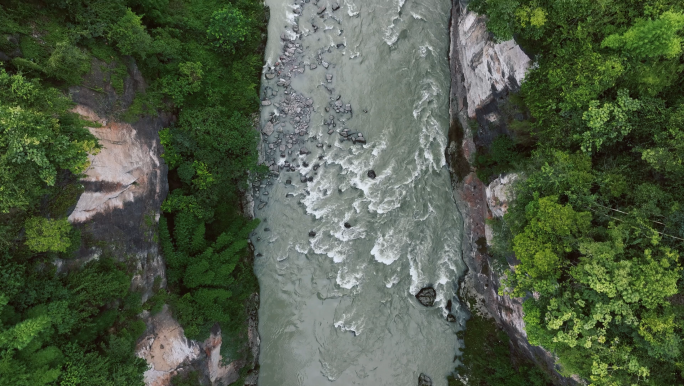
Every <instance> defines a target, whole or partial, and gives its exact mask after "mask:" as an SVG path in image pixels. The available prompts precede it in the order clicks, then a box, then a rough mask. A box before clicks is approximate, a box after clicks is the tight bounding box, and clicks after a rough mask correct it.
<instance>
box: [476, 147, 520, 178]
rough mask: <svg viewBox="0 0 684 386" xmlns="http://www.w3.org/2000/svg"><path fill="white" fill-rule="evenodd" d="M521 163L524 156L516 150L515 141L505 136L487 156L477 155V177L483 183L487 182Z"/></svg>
mask: <svg viewBox="0 0 684 386" xmlns="http://www.w3.org/2000/svg"><path fill="white" fill-rule="evenodd" d="M520 161H522V155H521V153H520V152H519V151H518V150H517V149H516V148H515V143H514V142H513V140H512V139H511V138H510V137H508V136H505V135H502V136H499V137H497V138H496V139H494V141H493V142H492V145H491V148H490V149H489V150H488V151H487V152H486V153H485V154H478V155H477V159H476V161H475V165H476V166H477V176H478V178H480V180H481V181H485V182H487V181H489V180H490V178H491V177H492V176H496V175H498V174H501V173H504V172H505V171H507V170H509V169H511V168H512V167H513V165H515V164H517V163H518V162H520Z"/></svg>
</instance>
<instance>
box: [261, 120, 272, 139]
mask: <svg viewBox="0 0 684 386" xmlns="http://www.w3.org/2000/svg"><path fill="white" fill-rule="evenodd" d="M261 132H262V133H264V134H265V135H266V136H270V135H271V134H273V123H271V122H266V125H264V129H263V130H261Z"/></svg>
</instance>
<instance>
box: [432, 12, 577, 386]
mask: <svg viewBox="0 0 684 386" xmlns="http://www.w3.org/2000/svg"><path fill="white" fill-rule="evenodd" d="M486 21H487V20H486V18H485V17H482V16H479V15H477V14H475V13H474V12H470V11H468V10H467V2H459V1H458V0H454V2H453V6H452V14H451V28H450V39H451V43H450V44H451V47H450V53H449V57H450V67H451V93H450V115H451V127H450V133H449V141H450V144H449V147H448V148H447V151H446V152H447V160H449V164H450V169H451V174H452V187H453V189H454V194H455V195H456V201H457V202H459V203H460V210H461V212H462V213H463V217H464V219H465V228H464V239H463V243H462V245H463V258H464V260H465V262H466V264H467V265H468V269H469V271H468V274H467V275H466V277H465V279H464V281H463V284H462V286H461V293H460V295H461V299H464V301H465V302H466V303H467V305H468V307H469V309H470V310H471V311H472V312H479V313H481V314H484V315H486V316H489V317H492V318H494V320H495V321H496V323H497V325H498V326H499V327H500V328H502V329H503V330H504V331H505V332H506V333H507V334H508V336H509V337H510V339H511V344H512V346H513V347H512V349H513V350H514V352H516V353H517V354H518V355H522V356H524V357H526V358H528V359H530V360H532V361H534V362H535V363H537V365H539V366H540V367H541V368H543V369H546V371H547V373H549V374H550V375H551V376H552V377H553V378H554V380H555V382H556V383H557V384H560V385H575V384H577V383H578V380H576V379H573V378H565V377H562V376H561V375H560V374H559V373H558V371H557V367H556V365H555V359H556V358H555V357H554V355H553V354H552V353H550V352H549V351H547V350H545V349H544V348H543V347H540V346H533V345H531V344H530V343H529V342H528V341H527V334H526V333H525V323H524V321H523V310H522V301H523V300H524V299H523V298H511V297H509V296H499V295H498V293H497V291H498V289H499V287H500V277H499V275H498V274H497V272H496V270H495V269H493V268H492V259H491V257H490V256H489V255H488V253H487V249H488V248H487V247H488V246H489V244H490V243H491V239H492V230H491V228H490V227H489V225H488V224H487V222H486V220H487V219H490V218H493V217H502V216H503V215H504V214H505V212H506V209H507V206H508V202H509V201H510V199H511V198H512V197H511V194H510V193H511V192H510V185H511V183H512V182H513V181H514V180H515V178H517V176H515V175H508V176H501V177H499V178H496V179H494V180H493V181H491V183H490V181H485V182H483V181H480V179H479V178H478V176H477V174H476V169H475V166H474V165H475V157H476V155H477V152H478V150H479V149H486V148H487V147H488V146H489V145H491V143H492V141H493V139H494V138H496V137H497V136H499V135H510V132H509V130H508V123H509V122H510V121H511V120H513V119H518V120H520V119H524V117H523V116H522V114H523V113H522V112H520V111H515V109H511V108H510V103H509V99H508V97H509V95H510V94H511V93H515V92H517V91H518V90H519V87H520V84H521V82H522V81H523V78H524V76H525V73H526V72H527V70H528V69H529V68H530V67H531V65H532V61H531V60H530V58H529V57H528V56H527V55H526V54H525V53H524V52H523V51H522V49H521V48H520V47H519V46H518V45H517V44H516V43H515V41H513V40H510V41H506V42H495V41H494V39H493V38H492V37H491V35H490V33H489V32H488V31H487V25H486ZM487 183H489V185H487ZM509 260H510V261H508V264H509V267H508V268H511V269H513V267H514V265H515V264H516V261H515V258H514V257H510V258H509Z"/></svg>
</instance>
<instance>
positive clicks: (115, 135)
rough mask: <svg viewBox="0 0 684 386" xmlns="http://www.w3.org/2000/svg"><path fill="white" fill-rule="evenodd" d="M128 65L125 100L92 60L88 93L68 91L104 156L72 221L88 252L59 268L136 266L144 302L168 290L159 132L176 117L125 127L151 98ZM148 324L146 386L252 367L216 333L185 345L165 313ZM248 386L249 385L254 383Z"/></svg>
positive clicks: (215, 378) (141, 352)
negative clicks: (141, 99)
mask: <svg viewBox="0 0 684 386" xmlns="http://www.w3.org/2000/svg"><path fill="white" fill-rule="evenodd" d="M126 65H127V68H128V76H127V77H126V78H125V79H124V82H123V86H124V87H123V91H122V90H119V93H117V91H116V90H114V88H113V87H112V86H111V84H110V81H109V76H110V73H111V69H113V68H114V66H116V63H112V64H107V63H104V62H101V61H98V60H94V63H93V66H92V68H93V71H92V72H91V73H90V74H88V75H87V76H86V77H85V79H84V82H83V86H76V87H72V88H71V89H70V90H69V91H70V93H71V95H72V98H73V100H74V102H76V103H77V105H76V106H75V107H74V109H73V111H74V112H75V113H78V114H79V115H81V116H82V117H83V118H84V119H87V120H88V121H91V122H95V123H96V125H93V126H97V127H91V128H89V130H90V132H91V133H92V134H93V135H94V136H95V137H97V138H98V140H99V142H100V144H101V145H102V149H101V150H100V152H99V153H98V154H96V155H94V156H90V161H91V165H90V167H89V168H88V170H86V172H85V173H84V174H85V176H84V177H83V178H82V180H81V184H82V185H83V187H84V192H83V193H82V194H81V196H80V197H79V200H78V202H77V204H76V206H75V208H74V209H73V211H72V212H71V213H70V215H69V221H71V222H72V223H73V224H74V225H76V226H77V227H79V228H80V229H81V232H82V234H83V240H84V241H83V245H82V247H81V249H80V250H79V251H78V256H77V258H76V259H74V260H69V261H58V262H57V265H58V267H60V269H67V268H69V267H71V266H78V265H80V264H83V263H84V262H86V261H88V260H91V259H94V258H98V257H100V256H102V255H109V256H112V257H114V258H117V259H120V260H122V261H124V260H125V261H127V262H132V263H133V264H134V265H135V272H136V274H135V275H134V276H133V281H132V289H133V290H137V291H142V292H143V301H145V300H147V299H148V298H149V297H150V296H151V295H152V294H153V291H154V287H155V279H156V281H157V285H159V286H160V287H161V288H164V287H165V285H166V279H165V263H164V258H163V256H162V254H161V250H160V247H159V244H158V242H157V237H156V232H157V224H158V221H159V217H160V215H161V213H160V208H161V204H162V202H163V201H164V199H165V198H166V195H167V193H168V189H169V188H168V181H167V173H168V168H167V166H166V164H165V162H164V160H163V159H162V158H161V154H162V153H163V149H162V146H161V143H160V140H159V131H160V130H161V129H163V128H165V127H168V125H170V124H171V123H172V122H173V120H174V117H173V116H172V115H171V114H168V113H160V114H159V115H157V116H143V117H138V118H139V119H137V120H136V121H135V123H127V122H125V121H124V120H122V119H121V116H122V115H123V113H125V112H126V109H127V108H128V107H129V106H130V105H131V104H132V103H133V100H134V98H135V94H136V93H138V92H143V91H144V90H145V82H144V79H143V78H142V76H141V74H140V72H139V71H138V69H137V67H136V65H135V63H134V61H133V60H132V59H130V58H129V60H128V61H127V63H126ZM108 68H109V70H110V71H108V70H107V69H108ZM94 90H102V91H94ZM121 91H122V92H121ZM258 302H259V301H258V294H254V295H253V296H252V299H250V312H249V319H248V324H249V329H248V333H249V350H251V351H252V356H251V357H252V358H257V357H258V347H259V337H258V334H257V330H256V326H257V313H256V307H257V305H258ZM142 316H143V320H144V321H145V323H146V325H147V331H146V332H145V334H143V336H142V337H141V338H140V340H139V342H138V345H137V348H136V354H137V355H138V356H139V357H141V358H144V359H145V360H146V361H147V362H148V364H149V366H150V368H149V370H148V371H146V372H145V383H146V385H150V386H167V385H170V384H171V378H172V377H173V376H174V375H176V374H178V373H182V372H185V371H195V370H196V371H198V372H199V374H201V376H202V378H203V381H204V383H205V384H215V385H218V384H229V383H231V382H233V381H235V380H237V379H238V378H239V371H240V369H242V367H244V366H245V365H246V364H247V363H245V362H244V361H236V362H232V363H229V364H225V365H224V364H223V363H222V358H221V355H220V349H221V345H222V338H221V330H220V328H219V326H218V325H217V326H215V327H214V329H213V330H212V332H211V335H210V337H209V338H208V339H207V340H205V341H204V342H197V341H192V340H189V339H187V338H186V337H185V335H184V332H183V328H182V327H181V326H180V325H179V323H178V322H177V321H176V320H175V319H174V318H173V315H172V313H171V311H170V310H169V309H168V307H167V306H165V307H164V309H163V310H162V311H161V312H160V313H158V314H156V315H149V313H148V312H147V311H145V313H144V314H143V315H142ZM253 367H254V363H252V364H251V368H253ZM247 381H248V383H246V384H250V383H249V382H250V378H249V377H248V379H247ZM255 383H256V381H255V380H253V381H252V384H255Z"/></svg>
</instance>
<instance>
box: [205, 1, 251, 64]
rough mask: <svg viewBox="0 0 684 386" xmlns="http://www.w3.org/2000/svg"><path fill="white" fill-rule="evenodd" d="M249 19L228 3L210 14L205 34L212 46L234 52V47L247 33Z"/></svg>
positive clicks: (243, 39)
mask: <svg viewBox="0 0 684 386" xmlns="http://www.w3.org/2000/svg"><path fill="white" fill-rule="evenodd" d="M248 24H249V19H248V18H247V17H245V15H243V14H242V12H241V11H240V10H239V9H237V8H235V7H233V6H232V5H231V4H228V5H227V6H225V7H224V8H223V9H221V10H218V11H215V12H214V13H213V14H212V15H211V21H210V23H209V28H208V29H207V35H209V37H210V39H212V44H213V45H214V47H216V48H218V49H219V50H222V51H227V52H231V53H233V52H235V47H236V46H237V45H239V44H240V43H242V42H244V41H245V37H247V34H249V25H248Z"/></svg>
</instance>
